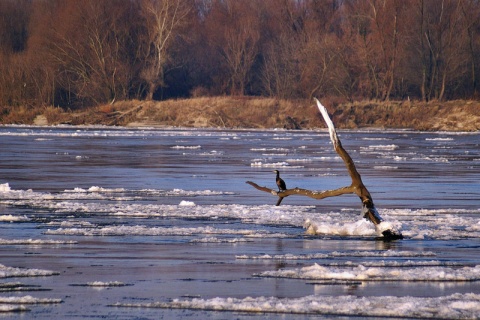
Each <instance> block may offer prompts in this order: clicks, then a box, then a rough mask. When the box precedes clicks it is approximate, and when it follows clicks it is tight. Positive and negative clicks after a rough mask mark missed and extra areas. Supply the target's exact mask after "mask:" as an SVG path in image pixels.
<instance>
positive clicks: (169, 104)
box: [0, 96, 480, 131]
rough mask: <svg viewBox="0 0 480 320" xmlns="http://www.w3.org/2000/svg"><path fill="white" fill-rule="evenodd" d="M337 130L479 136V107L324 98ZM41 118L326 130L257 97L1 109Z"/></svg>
mask: <svg viewBox="0 0 480 320" xmlns="http://www.w3.org/2000/svg"><path fill="white" fill-rule="evenodd" d="M322 103H323V104H324V105H325V106H326V107H327V109H328V110H329V113H330V114H331V115H332V118H333V122H334V123H335V125H336V126H337V127H338V128H340V129H352V128H361V127H385V128H412V129H417V130H446V131H476V130H480V101H463V100H461V101H447V102H438V101H431V102H429V103H425V102H415V101H386V102H385V101H383V102H382V101H356V102H354V103H345V101H343V100H342V99H339V98H334V97H333V98H324V99H322ZM37 115H43V116H44V117H45V118H46V119H47V120H48V124H58V123H69V124H72V125H77V124H103V125H121V126H126V125H134V126H180V127H219V128H224V127H225V128H295V127H300V128H302V129H314V128H324V127H325V125H324V122H323V119H322V118H321V117H320V115H319V113H318V110H317V108H316V106H315V104H314V102H313V101H309V100H282V99H275V98H259V97H232V96H217V97H198V98H191V99H177V100H166V101H139V100H130V101H118V102H116V103H115V104H113V105H111V104H108V105H100V106H98V107H94V108H89V109H84V110H81V111H75V112H65V111H63V110H62V109H59V108H54V107H43V108H28V107H15V108H13V107H4V108H1V109H0V122H1V123H3V124H9V123H16V124H30V123H33V120H34V119H35V117H36V116H37Z"/></svg>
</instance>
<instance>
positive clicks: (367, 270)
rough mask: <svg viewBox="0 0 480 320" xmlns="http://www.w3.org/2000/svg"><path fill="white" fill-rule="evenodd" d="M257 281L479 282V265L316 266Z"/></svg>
mask: <svg viewBox="0 0 480 320" xmlns="http://www.w3.org/2000/svg"><path fill="white" fill-rule="evenodd" d="M258 276H260V277H272V278H292V279H305V280H358V281H479V280H480V265H478V266H475V267H463V268H453V267H413V268H401V269H399V268H395V269H388V268H379V267H366V266H364V265H358V266H357V267H353V268H350V267H335V266H334V267H331V266H322V265H319V264H317V263H315V264H314V265H312V266H307V267H303V268H298V269H283V270H277V271H265V272H262V273H260V274H258Z"/></svg>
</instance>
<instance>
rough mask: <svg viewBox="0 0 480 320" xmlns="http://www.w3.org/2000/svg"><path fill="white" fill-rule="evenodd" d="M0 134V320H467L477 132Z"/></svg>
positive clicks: (479, 274)
mask: <svg viewBox="0 0 480 320" xmlns="http://www.w3.org/2000/svg"><path fill="white" fill-rule="evenodd" d="M338 133H339V136H340V139H341V140H342V143H343V146H344V148H345V149H346V150H347V151H348V152H349V153H350V155H351V156H352V158H353V160H354V161H355V163H356V165H357V169H358V171H359V172H360V174H361V175H362V178H363V182H364V184H365V185H366V186H367V188H368V189H369V191H370V193H371V194H372V196H373V200H374V201H375V204H376V207H377V209H378V211H379V213H380V215H381V217H382V218H383V219H384V220H385V221H387V222H389V223H391V224H392V225H393V226H395V228H397V229H398V230H400V231H401V232H402V233H403V235H404V237H405V239H403V240H397V241H390V242H386V241H381V240H378V239H377V234H376V230H375V227H374V225H373V224H371V223H370V222H368V221H366V220H364V219H363V218H362V216H361V214H360V211H361V203H360V201H359V199H358V198H357V197H356V196H354V195H343V196H339V197H334V198H329V199H324V200H313V199H310V198H306V197H301V196H290V197H287V198H285V199H284V200H283V202H282V205H281V206H278V207H277V206H275V203H276V200H277V199H276V197H275V196H273V195H271V194H268V193H265V192H260V191H258V190H256V189H254V188H252V187H251V186H250V185H248V184H246V183H245V182H246V181H254V182H256V183H257V184H259V185H261V186H267V187H270V188H276V185H275V174H274V173H273V172H272V171H273V170H275V169H278V170H280V172H281V176H282V178H283V179H284V180H285V181H286V183H287V187H289V188H293V187H300V188H306V189H312V190H328V189H335V188H339V187H342V186H347V185H349V184H350V178H349V176H348V172H347V171H346V168H345V165H344V163H343V162H342V160H341V159H340V158H339V156H338V155H337V154H336V153H335V151H334V150H333V148H332V144H331V142H330V139H329V137H328V133H327V131H326V130H319V131H283V130H278V131H273V130H270V131H269V130H213V129H212V130H199V129H180V128H174V129H153V128H151V129H150V128H147V129H134V128H107V127H68V126H65V127H26V126H3V127H0V155H1V159H0V278H1V281H0V291H1V292H0V312H1V313H0V317H2V315H3V316H4V317H11V316H15V317H22V318H23V319H30V318H35V319H83V318H88V319H97V318H114V319H178V318H187V319H291V318H294V319H313V318H318V317H319V316H320V317H322V318H331V319H336V318H341V319H345V318H350V317H359V318H360V319H362V318H364V319H369V318H372V317H380V318H385V317H390V318H402V317H405V318H430V319H442V318H444V319H452V318H453V319H475V318H476V319H478V318H480V133H446V132H440V133H438V132H437V133H427V132H414V131H409V130H395V131H381V130H358V131H343V130H340V131H339V132H338Z"/></svg>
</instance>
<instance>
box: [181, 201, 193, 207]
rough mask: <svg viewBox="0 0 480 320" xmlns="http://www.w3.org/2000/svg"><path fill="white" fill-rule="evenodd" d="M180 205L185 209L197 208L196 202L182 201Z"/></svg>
mask: <svg viewBox="0 0 480 320" xmlns="http://www.w3.org/2000/svg"><path fill="white" fill-rule="evenodd" d="M178 205H179V206H183V207H193V206H195V202H193V201H185V200H182V201H180V203H179V204H178Z"/></svg>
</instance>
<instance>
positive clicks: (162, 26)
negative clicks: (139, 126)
mask: <svg viewBox="0 0 480 320" xmlns="http://www.w3.org/2000/svg"><path fill="white" fill-rule="evenodd" d="M479 35H480V3H479V1H478V0H242V1H239V0H102V1H98V0H1V1H0V104H1V105H4V106H6V105H8V106H39V105H40V106H42V105H45V106H48V105H53V106H60V107H63V108H72V109H75V108H81V107H84V106H91V105H99V104H105V103H109V102H112V101H119V100H130V99H138V100H152V99H153V100H162V99H167V98H179V97H182V98H183V97H200V96H216V95H232V96H242V95H251V96H266V97H276V98H282V99H298V98H311V97H313V96H316V97H319V98H322V97H338V98H341V99H343V100H345V101H353V100H357V99H376V100H389V99H395V100H400V99H416V100H424V101H429V100H450V99H475V98H478V96H479V80H478V77H479V76H478V69H479V66H480V36H479Z"/></svg>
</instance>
